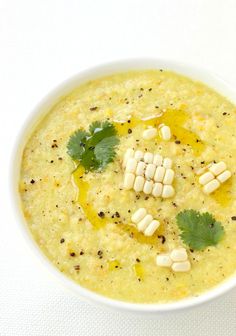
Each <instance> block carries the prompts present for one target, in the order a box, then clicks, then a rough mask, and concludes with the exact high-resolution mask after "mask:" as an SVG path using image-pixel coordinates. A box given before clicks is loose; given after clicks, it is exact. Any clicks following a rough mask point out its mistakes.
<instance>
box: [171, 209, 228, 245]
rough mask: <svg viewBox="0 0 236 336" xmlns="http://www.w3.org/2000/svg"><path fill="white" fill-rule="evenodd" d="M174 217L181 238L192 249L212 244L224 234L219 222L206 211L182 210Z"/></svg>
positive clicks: (217, 241)
mask: <svg viewBox="0 0 236 336" xmlns="http://www.w3.org/2000/svg"><path fill="white" fill-rule="evenodd" d="M176 219H177V224H178V227H179V229H180V230H181V235H180V236H181V239H182V240H183V242H184V243H185V244H186V245H188V246H189V247H190V248H192V249H194V250H201V249H204V248H206V247H207V246H214V245H216V244H217V243H219V241H220V240H221V238H222V237H223V235H224V228H223V226H222V225H221V223H220V222H218V221H216V220H215V218H214V217H213V216H212V215H211V214H209V213H208V212H205V213H202V214H201V213H200V212H198V211H195V210H184V211H182V212H180V213H179V214H178V215H177V216H176Z"/></svg>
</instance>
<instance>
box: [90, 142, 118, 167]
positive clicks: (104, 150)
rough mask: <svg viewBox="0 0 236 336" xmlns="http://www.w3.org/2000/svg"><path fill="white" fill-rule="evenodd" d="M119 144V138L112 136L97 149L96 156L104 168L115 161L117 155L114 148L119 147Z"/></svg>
mask: <svg viewBox="0 0 236 336" xmlns="http://www.w3.org/2000/svg"><path fill="white" fill-rule="evenodd" d="M118 143H119V140H118V138H117V137H116V136H111V137H109V138H105V139H103V140H102V141H100V142H99V144H97V146H96V147H95V149H94V154H95V156H96V158H97V160H98V161H99V162H100V165H101V167H102V168H103V167H105V166H106V165H107V164H108V163H110V162H112V161H113V159H114V157H115V155H116V152H115V150H114V147H115V146H116V145H118Z"/></svg>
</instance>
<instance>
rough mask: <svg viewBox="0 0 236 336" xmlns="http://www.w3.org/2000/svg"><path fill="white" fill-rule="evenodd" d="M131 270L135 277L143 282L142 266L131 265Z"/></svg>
mask: <svg viewBox="0 0 236 336" xmlns="http://www.w3.org/2000/svg"><path fill="white" fill-rule="evenodd" d="M133 269H134V273H135V275H136V277H137V278H138V279H140V280H143V278H144V275H145V272H144V268H143V266H142V265H141V264H140V263H136V264H134V265H133Z"/></svg>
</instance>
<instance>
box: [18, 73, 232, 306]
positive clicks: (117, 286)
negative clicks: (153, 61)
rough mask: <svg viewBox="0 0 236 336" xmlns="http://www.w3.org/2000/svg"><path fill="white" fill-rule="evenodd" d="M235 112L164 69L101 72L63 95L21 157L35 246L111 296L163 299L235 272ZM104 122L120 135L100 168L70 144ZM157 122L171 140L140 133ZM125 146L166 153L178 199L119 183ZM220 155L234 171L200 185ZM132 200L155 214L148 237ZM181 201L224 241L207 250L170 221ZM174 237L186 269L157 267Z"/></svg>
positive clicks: (205, 90) (181, 206) (21, 184)
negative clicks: (207, 188) (210, 187)
mask: <svg viewBox="0 0 236 336" xmlns="http://www.w3.org/2000/svg"><path fill="white" fill-rule="evenodd" d="M235 112H236V108H235V106H234V105H232V103H230V102H229V101H228V100H227V99H225V98H224V97H222V96H221V95H220V94H218V93H216V92H215V91H213V90H212V89H210V88H208V87H206V86H205V85H203V84H202V83H199V82H196V81H193V80H191V79H189V78H186V77H183V76H181V75H178V74H175V73H173V72H169V71H163V70H153V71H151V70H150V71H149V70H148V71H134V72H126V73H121V74H115V75H112V76H109V77H104V78H100V79H97V80H93V81H89V82H87V83H85V84H83V85H81V86H79V87H78V88H77V89H75V90H74V91H73V92H71V93H70V94H69V95H67V96H65V97H62V98H61V99H60V100H59V101H58V102H57V103H56V104H55V105H54V106H53V107H52V109H51V110H50V111H48V113H47V115H46V117H44V119H43V120H41V121H40V122H39V123H38V125H37V127H36V128H35V129H34V130H32V134H31V136H30V138H29V140H28V142H27V144H26V146H25V149H24V152H23V157H22V165H21V175H20V181H19V190H20V195H21V200H22V208H23V212H24V216H25V218H26V221H27V223H28V226H29V229H30V231H31V233H32V235H33V238H34V239H35V241H36V242H37V244H38V246H39V247H40V249H41V250H42V251H43V253H44V254H45V255H46V256H47V257H48V259H49V260H50V261H51V262H52V263H53V264H54V265H55V267H57V268H58V269H59V270H60V271H61V272H62V273H64V274H65V275H67V276H68V277H70V278H71V279H73V280H74V281H75V282H77V283H78V284H80V285H82V286H83V287H86V288H88V289H90V290H92V291H95V292H97V293H99V294H102V295H105V296H108V297H110V298H114V299H118V300H124V301H130V302H139V303H157V302H170V301H175V300H180V299H183V298H186V297H193V296H198V295H199V294H201V293H202V292H204V291H207V290H209V289H210V288H212V287H214V286H216V285H217V284H219V283H221V282H222V281H223V280H225V279H226V278H227V277H229V276H230V275H232V274H233V273H234V272H235V270H236V201H235V200H236V183H235V182H236V177H235V172H236V133H235V125H236V113H235ZM144 119H145V120H144ZM147 119H148V120H147ZM106 120H107V121H109V122H110V123H112V124H113V125H114V126H115V129H116V131H117V138H119V144H118V145H117V146H116V147H115V148H116V149H115V151H116V155H115V157H114V160H113V161H112V162H110V163H109V164H107V165H106V166H105V168H104V169H103V170H102V171H100V170H88V171H85V169H84V167H83V166H81V165H80V164H79V162H78V161H75V160H72V158H71V157H70V156H69V155H68V153H67V144H68V141H69V139H70V136H71V135H72V134H73V133H74V132H75V131H77V130H78V129H80V130H81V129H84V130H86V131H87V130H88V128H89V125H91V124H92V122H94V121H106ZM160 124H165V125H167V126H169V127H170V130H171V133H172V137H171V139H170V140H169V141H164V140H163V139H162V138H161V137H160V136H159V135H157V136H156V137H155V138H154V139H151V140H147V139H144V138H143V136H142V134H143V131H144V130H145V129H147V127H149V126H152V127H154V128H158V126H159V125H160ZM128 148H132V149H134V150H141V151H143V152H151V153H159V154H161V155H162V156H163V157H168V158H171V159H172V161H173V168H172V169H173V170H174V172H175V179H174V182H173V187H174V189H175V195H174V196H173V197H171V198H166V199H165V198H161V197H159V198H158V197H156V198H155V197H153V196H152V195H147V194H145V193H143V192H135V191H134V190H133V189H131V190H125V189H124V188H123V179H124V169H123V167H122V161H123V157H124V154H125V152H126V150H127V149H128ZM92 150H93V148H92ZM220 161H223V162H225V164H226V165H227V169H228V170H229V171H230V172H231V173H232V176H231V178H230V179H229V180H227V181H226V182H225V183H223V184H222V185H221V186H220V187H219V188H218V189H217V190H216V191H215V192H213V193H211V194H206V193H204V192H203V187H202V185H201V184H200V183H199V176H198V175H197V172H198V170H199V169H200V168H203V167H206V166H207V165H208V164H210V163H212V162H220ZM77 167H78V168H77ZM139 208H145V209H146V210H147V212H148V213H150V214H151V215H152V216H153V217H154V218H155V219H157V220H158V221H159V222H160V226H159V228H158V229H157V230H156V232H155V233H154V234H153V235H152V236H145V235H144V234H143V233H142V232H139V231H138V230H137V227H136V225H134V224H133V223H132V221H131V217H132V214H133V213H134V212H135V211H136V210H137V209H139ZM186 209H187V210H188V209H194V210H197V211H199V212H201V213H204V212H209V213H211V214H212V215H213V216H214V218H216V220H217V221H220V222H221V224H222V226H223V228H224V232H225V234H224V236H223V237H222V239H220V240H219V242H218V243H217V244H215V245H213V246H207V247H205V248H202V249H194V248H191V247H190V246H188V245H187V244H186V242H184V241H182V239H181V237H180V229H179V227H178V225H177V222H176V216H177V215H178V214H179V213H180V212H181V211H183V210H186ZM181 246H183V247H185V248H186V250H187V253H188V259H189V261H190V263H191V269H190V270H189V271H186V272H174V271H173V270H171V268H168V267H160V266H158V265H157V264H156V256H157V255H159V254H163V253H169V252H170V251H171V250H172V249H173V248H176V247H181Z"/></svg>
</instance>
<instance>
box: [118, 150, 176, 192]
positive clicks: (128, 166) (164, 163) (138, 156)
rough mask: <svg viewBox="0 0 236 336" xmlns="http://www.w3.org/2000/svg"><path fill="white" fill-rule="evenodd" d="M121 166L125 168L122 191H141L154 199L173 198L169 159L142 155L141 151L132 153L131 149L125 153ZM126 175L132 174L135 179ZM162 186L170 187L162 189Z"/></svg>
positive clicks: (146, 153) (172, 176)
mask: <svg viewBox="0 0 236 336" xmlns="http://www.w3.org/2000/svg"><path fill="white" fill-rule="evenodd" d="M123 166H124V168H125V178H124V180H125V181H124V189H127V190H130V189H134V191H136V192H140V191H143V192H144V193H145V194H147V195H149V194H152V196H154V197H163V198H168V197H173V195H174V188H173V187H172V186H171V184H172V183H173V180H174V175H175V173H174V171H173V169H171V167H172V160H171V159H170V158H163V157H162V156H161V155H160V154H155V155H154V154H153V153H150V152H145V153H144V152H142V151H141V150H137V151H133V149H132V148H131V149H129V150H127V151H126V153H125V156H124V162H123ZM127 174H133V175H135V178H133V176H132V175H127ZM138 177H139V178H138ZM132 184H133V185H132ZM160 184H161V185H160ZM163 185H169V186H171V187H170V188H163Z"/></svg>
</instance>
